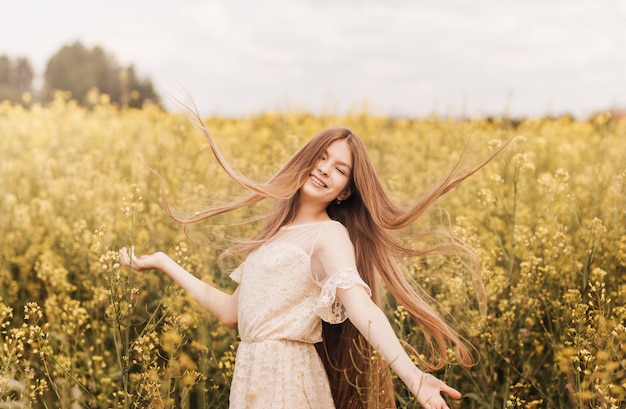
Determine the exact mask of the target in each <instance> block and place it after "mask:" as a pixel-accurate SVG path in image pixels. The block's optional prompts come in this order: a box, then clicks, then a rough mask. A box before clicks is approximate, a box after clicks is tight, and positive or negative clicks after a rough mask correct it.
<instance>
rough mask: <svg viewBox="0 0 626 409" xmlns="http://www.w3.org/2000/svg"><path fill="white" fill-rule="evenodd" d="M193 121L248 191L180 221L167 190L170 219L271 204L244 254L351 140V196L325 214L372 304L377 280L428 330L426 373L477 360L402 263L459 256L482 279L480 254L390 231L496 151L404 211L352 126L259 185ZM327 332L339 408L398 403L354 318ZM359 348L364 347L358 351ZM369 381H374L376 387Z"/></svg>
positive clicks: (327, 358)
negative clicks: (346, 241) (329, 152)
mask: <svg viewBox="0 0 626 409" xmlns="http://www.w3.org/2000/svg"><path fill="white" fill-rule="evenodd" d="M193 119H194V123H195V125H196V126H197V127H198V129H199V130H200V131H201V132H202V134H203V135H204V136H205V137H206V140H207V141H208V143H209V145H210V147H211V149H212V151H213V154H214V155H215V157H216V159H217V161H218V162H219V163H220V165H221V166H222V167H223V168H224V170H225V171H226V172H227V173H228V174H229V175H230V176H231V178H232V179H233V180H234V181H235V182H236V183H238V184H239V185H241V186H243V187H244V188H245V189H247V190H248V191H249V192H250V193H249V194H248V195H247V196H245V197H244V198H242V199H241V200H238V201H235V202H232V203H229V204H227V205H223V206H219V207H214V208H210V209H206V210H203V211H201V212H198V213H196V214H194V215H193V216H191V217H188V218H181V217H178V216H175V215H174V214H173V212H172V211H171V210H170V207H169V205H168V203H167V197H166V194H165V191H164V190H163V202H164V206H165V208H166V209H167V211H168V214H169V215H170V217H171V218H172V219H174V220H176V221H177V222H179V223H182V224H185V225H187V224H193V223H198V222H200V221H203V220H206V219H208V218H210V217H213V216H216V215H219V214H223V213H226V212H230V211H232V210H236V209H239V208H242V207H246V206H251V205H253V204H255V203H258V202H260V201H262V200H264V199H267V198H271V199H274V200H273V205H272V207H271V209H270V211H269V214H268V217H267V220H266V223H265V225H264V227H262V229H261V230H260V231H259V232H258V234H257V235H256V237H255V238H254V239H253V240H250V241H246V242H241V243H239V244H236V245H235V246H234V247H233V248H231V249H230V250H229V251H230V252H235V253H239V254H241V255H242V256H245V255H247V254H249V253H250V252H251V251H253V250H254V249H256V248H258V247H259V246H260V245H262V244H263V243H264V242H265V241H266V240H268V239H269V238H271V237H272V236H273V235H274V234H275V233H276V232H277V231H278V230H279V229H280V227H281V226H284V225H286V224H288V223H290V222H291V221H292V220H293V219H294V217H295V215H296V213H297V211H298V208H297V206H298V192H299V189H300V187H301V186H302V185H303V184H304V182H305V180H306V178H307V177H308V175H309V174H310V172H311V169H313V166H314V165H315V163H316V161H317V160H318V158H319V157H320V156H322V154H323V153H324V152H325V150H326V149H327V147H328V146H329V145H330V144H331V143H332V142H334V141H336V140H339V139H343V140H346V141H347V142H348V144H349V146H350V147H351V150H352V156H353V170H352V180H351V182H350V183H351V186H350V187H351V190H352V194H351V195H350V196H349V197H348V198H347V199H346V200H344V201H342V202H341V204H337V203H335V202H331V203H330V204H329V205H328V207H327V212H328V215H329V216H330V217H331V218H332V219H334V220H337V221H339V222H341V223H342V224H343V225H344V226H345V227H346V228H347V230H348V232H349V235H350V239H351V240H352V242H353V244H354V248H355V252H356V263H357V269H358V271H359V274H360V275H361V277H362V278H363V280H364V281H365V282H366V283H367V284H368V285H369V286H370V288H371V289H372V294H373V296H372V297H373V300H374V302H375V303H376V304H377V305H379V306H381V307H382V302H383V296H382V289H381V285H380V284H379V281H380V280H379V278H380V279H382V281H383V282H384V284H385V286H386V288H387V289H388V291H389V292H390V293H391V294H392V295H393V296H394V297H395V299H396V300H397V302H398V303H399V304H401V305H402V306H403V307H404V308H405V309H406V311H407V312H408V313H409V314H410V315H411V317H412V318H413V320H414V321H415V323H416V324H417V325H418V327H419V328H420V329H421V330H422V331H423V338H424V341H425V345H426V349H427V350H426V351H424V352H425V353H426V354H427V355H428V356H430V357H431V359H430V360H428V361H427V362H425V363H424V365H425V366H426V367H427V368H428V369H431V370H432V369H439V368H441V367H443V366H444V365H446V364H447V363H449V358H448V356H447V352H446V351H447V349H448V348H452V349H453V350H454V353H455V355H456V362H458V363H459V364H460V365H462V366H471V365H472V364H473V363H474V359H473V357H472V354H471V353H470V350H469V347H468V345H466V343H465V342H464V340H463V339H462V337H461V336H460V335H459V334H458V333H457V331H455V330H454V329H453V328H451V327H450V326H449V325H448V324H447V323H446V322H445V321H444V320H443V319H442V318H441V316H440V315H439V314H438V313H437V312H436V311H435V309H434V308H433V307H431V306H430V305H429V303H428V302H427V301H425V300H424V299H423V297H421V296H420V295H419V294H418V293H417V291H416V288H415V285H414V284H413V283H411V282H410V281H409V280H408V279H407V277H406V275H405V273H404V271H403V269H402V265H401V263H399V262H398V259H399V258H400V257H405V256H412V257H415V256H425V255H433V254H460V255H462V256H464V257H465V259H467V260H470V264H472V265H473V271H474V274H475V275H476V276H479V275H480V266H479V262H478V259H477V256H476V255H475V254H474V252H473V251H472V250H471V249H470V248H469V247H468V246H466V245H464V244H463V243H461V242H460V241H458V240H455V239H454V238H453V236H452V235H449V234H446V233H444V234H443V235H442V236H443V237H446V238H447V239H446V240H443V241H439V242H438V243H436V244H434V245H430V246H429V247H427V248H421V249H415V248H412V247H410V246H406V245H404V244H403V243H401V242H400V241H399V240H397V239H396V238H395V237H394V235H393V231H394V230H399V229H403V228H405V227H407V226H409V225H411V224H412V223H413V222H415V221H416V220H417V219H418V218H419V217H420V216H422V215H423V214H424V213H425V212H426V211H427V210H428V209H429V208H430V207H431V205H432V204H433V203H434V202H435V201H436V200H437V199H438V198H440V197H441V196H442V195H444V194H445V193H447V192H448V191H450V190H451V189H452V188H454V187H455V186H457V185H458V184H459V183H461V182H462V181H463V180H465V179H466V178H468V177H469V176H471V175H472V174H473V173H475V172H476V171H478V170H479V169H480V168H481V167H483V166H484V165H485V164H486V163H487V162H489V160H491V159H492V158H493V157H494V156H495V155H496V154H497V153H498V152H499V150H497V151H496V152H495V153H493V154H491V155H489V156H488V157H487V158H486V159H485V160H483V161H481V162H480V163H478V164H477V165H475V166H472V167H469V168H464V167H462V166H461V165H462V162H461V161H460V160H459V161H458V162H457V163H456V164H455V165H454V166H453V167H452V168H451V170H450V171H449V172H448V173H447V174H446V175H445V177H444V178H443V179H442V180H441V181H440V182H439V183H437V184H435V185H434V186H433V187H432V188H431V189H430V190H429V191H428V192H427V193H426V194H424V195H422V196H421V197H420V198H419V199H418V200H417V203H416V204H415V205H414V206H413V207H411V208H409V209H401V208H399V207H398V206H396V205H395V204H394V203H393V202H392V200H391V199H390V197H389V196H388V194H387V193H386V192H385V189H384V188H383V186H382V184H381V182H380V180H379V178H378V176H377V174H376V172H375V170H374V167H373V166H372V163H371V162H370V159H369V156H368V154H367V151H366V148H365V145H364V144H363V142H362V141H361V139H360V138H359V137H358V136H356V135H355V134H354V133H352V132H351V131H350V130H349V129H346V128H342V127H333V128H328V129H325V130H323V131H321V132H320V133H319V134H317V135H316V136H315V137H313V138H312V139H311V140H310V141H309V142H308V143H306V144H305V145H304V146H303V147H302V148H301V149H300V150H299V151H298V152H297V153H296V154H295V155H294V156H293V157H292V158H291V159H290V160H289V161H288V162H287V163H286V164H285V165H284V166H283V167H282V168H281V169H280V170H278V172H276V173H275V174H274V175H273V176H272V177H271V178H270V179H269V180H267V181H266V182H264V183H258V182H254V181H251V180H249V179H247V178H245V177H244V176H242V175H240V174H238V173H237V172H236V171H235V170H234V169H232V168H231V167H230V165H229V164H228V163H227V161H226V160H225V159H224V157H223V156H222V154H221V153H220V151H219V149H218V147H217V144H216V142H215V139H214V138H213V136H212V135H211V132H210V131H209V130H208V129H207V127H206V126H205V125H204V123H203V122H202V120H201V118H200V117H199V116H198V115H194V118H193ZM479 282H480V281H479ZM480 288H481V287H479V290H478V296H479V299H483V298H484V290H480ZM323 331H324V342H323V344H322V345H318V353H319V355H320V357H321V358H322V360H323V362H324V364H325V367H326V370H327V373H328V376H329V380H330V383H331V388H332V390H333V396H334V399H335V403H336V406H337V407H338V408H342V409H344V408H359V407H373V406H377V405H384V407H390V406H395V404H394V394H393V390H392V386H391V377H390V376H389V373H388V370H387V369H386V368H385V365H384V363H380V364H379V365H378V366H377V367H376V368H374V376H373V374H372V366H371V365H372V364H371V362H372V361H373V360H372V356H371V355H372V353H373V352H372V351H369V352H368V349H367V348H361V347H362V346H363V345H365V343H364V340H363V338H362V336H361V334H359V333H358V331H357V330H356V329H355V328H354V326H352V324H350V322H349V321H346V322H344V323H343V324H339V325H329V324H326V323H324V326H323ZM355 348H360V349H362V350H361V351H358V353H355ZM372 383H377V385H373V384H372ZM364 391H365V392H364ZM368 391H369V392H368ZM373 391H375V393H374V392H373ZM374 401H376V402H374Z"/></svg>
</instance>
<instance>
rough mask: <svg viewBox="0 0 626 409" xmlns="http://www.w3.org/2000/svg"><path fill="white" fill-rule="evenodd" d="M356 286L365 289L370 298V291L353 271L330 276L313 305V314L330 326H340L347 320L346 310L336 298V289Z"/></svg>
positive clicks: (344, 271) (343, 271)
mask: <svg viewBox="0 0 626 409" xmlns="http://www.w3.org/2000/svg"><path fill="white" fill-rule="evenodd" d="M356 285H360V286H363V287H365V289H366V291H367V293H368V294H369V295H370V297H371V296H372V291H371V290H370V288H369V287H368V285H367V284H365V281H363V280H362V279H361V277H360V276H359V273H357V272H356V271H354V270H342V271H339V272H338V273H336V274H333V275H332V276H330V277H329V278H328V279H326V281H324V284H323V285H322V292H321V294H320V296H319V298H318V300H317V304H316V305H315V313H316V314H317V315H318V316H319V317H320V318H321V319H323V320H324V321H326V322H328V323H330V324H340V323H342V322H344V321H345V320H346V318H348V316H347V315H346V308H345V307H344V306H343V304H342V303H341V301H339V298H337V288H351V287H354V286H356Z"/></svg>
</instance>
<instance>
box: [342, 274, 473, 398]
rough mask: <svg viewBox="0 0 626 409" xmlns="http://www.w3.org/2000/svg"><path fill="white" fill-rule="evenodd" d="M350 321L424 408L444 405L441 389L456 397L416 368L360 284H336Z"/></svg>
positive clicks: (455, 394)
mask: <svg viewBox="0 0 626 409" xmlns="http://www.w3.org/2000/svg"><path fill="white" fill-rule="evenodd" d="M337 296H338V297H339V300H340V301H341V303H342V304H343V305H344V307H345V308H346V313H347V315H348V318H349V319H350V322H352V324H353V325H354V326H355V327H356V328H357V329H358V330H359V332H360V333H361V335H363V336H364V337H365V338H366V339H367V340H368V342H369V343H370V344H371V345H372V347H373V348H374V349H377V350H378V351H380V352H381V354H382V355H383V357H384V358H385V360H386V361H387V362H388V363H389V366H391V369H393V370H394V372H395V373H396V374H397V375H398V377H400V379H402V381H403V382H404V383H405V385H407V387H408V388H409V390H410V391H411V392H412V393H413V394H414V395H415V396H416V397H417V400H418V402H419V403H420V404H421V405H422V406H423V407H424V408H426V409H446V408H448V405H447V404H446V401H445V400H444V399H443V397H442V393H444V394H446V395H448V396H450V397H451V398H453V399H460V398H461V393H460V392H459V391H457V390H456V389H454V388H452V387H450V386H448V385H447V384H446V383H444V382H443V381H441V380H439V379H438V378H436V377H434V376H432V375H430V374H427V373H424V372H422V371H421V370H419V369H418V368H417V367H416V366H415V364H413V362H412V361H411V358H410V357H409V355H408V354H407V353H406V351H405V350H404V348H403V347H402V344H401V343H400V341H399V340H398V336H397V335H396V333H395V332H394V330H393V328H392V327H391V324H390V323H389V320H388V319H387V317H386V316H385V314H384V312H383V311H382V310H381V309H380V308H379V307H378V306H377V305H376V304H374V302H373V301H372V299H371V298H370V297H369V294H368V293H367V291H366V290H365V288H364V287H362V286H360V285H356V286H353V287H350V288H345V289H344V288H337Z"/></svg>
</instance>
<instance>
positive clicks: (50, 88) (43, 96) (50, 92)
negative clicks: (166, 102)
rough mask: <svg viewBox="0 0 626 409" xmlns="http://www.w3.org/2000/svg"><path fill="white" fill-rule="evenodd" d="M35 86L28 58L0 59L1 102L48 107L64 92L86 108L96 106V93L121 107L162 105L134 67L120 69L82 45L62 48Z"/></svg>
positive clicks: (103, 52)
mask: <svg viewBox="0 0 626 409" xmlns="http://www.w3.org/2000/svg"><path fill="white" fill-rule="evenodd" d="M34 82H35V72H34V70H33V66H32V64H31V63H30V61H29V60H28V59H27V58H25V57H18V58H15V59H11V58H9V57H8V56H7V55H0V102H3V101H9V102H11V103H14V104H20V105H23V106H25V107H28V106H31V105H32V104H34V103H41V104H42V105H46V104H48V103H49V102H51V101H52V100H53V99H54V96H55V93H56V92H58V91H63V92H68V93H69V94H70V95H71V98H72V99H74V100H76V101H77V102H78V103H79V104H81V105H83V106H92V105H94V104H95V103H96V102H97V101H94V100H93V99H94V98H93V96H94V95H97V93H100V94H106V95H108V98H109V99H110V101H111V103H113V104H116V105H118V106H122V107H131V108H142V107H143V106H145V105H147V104H150V105H158V106H160V105H161V102H160V97H159V95H158V94H157V93H156V91H155V90H154V86H153V84H152V81H151V80H150V79H149V78H143V77H139V76H138V74H137V72H136V70H135V67H134V65H132V64H131V65H129V66H121V65H119V64H118V63H117V61H116V59H115V57H114V56H113V55H112V54H110V53H109V52H107V51H106V50H104V49H103V48H102V47H100V46H94V47H91V48H90V47H86V46H85V45H83V44H82V43H81V42H80V41H76V42H74V43H73V44H67V45H64V46H62V47H61V48H60V49H59V51H57V52H56V53H55V54H54V55H52V56H51V57H50V59H49V60H48V62H47V64H46V68H45V71H44V73H43V81H42V83H41V86H40V87H38V88H36V87H35V84H34ZM94 91H97V93H94Z"/></svg>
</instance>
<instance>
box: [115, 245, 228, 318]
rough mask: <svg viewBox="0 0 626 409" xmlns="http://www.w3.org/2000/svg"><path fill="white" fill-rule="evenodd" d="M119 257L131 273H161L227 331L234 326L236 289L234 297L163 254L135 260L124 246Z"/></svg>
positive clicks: (145, 256)
mask: <svg viewBox="0 0 626 409" xmlns="http://www.w3.org/2000/svg"><path fill="white" fill-rule="evenodd" d="M119 257H120V262H121V264H122V265H123V266H126V267H132V268H133V269H134V270H137V271H145V270H160V271H162V272H164V273H165V274H167V275H168V276H170V278H172V279H173V280H174V281H176V282H177V283H178V284H179V285H180V286H181V287H182V288H183V289H184V290H185V291H186V292H187V293H188V294H189V295H191V296H192V297H193V299H195V300H196V301H197V302H198V304H200V306H202V307H203V308H204V309H206V310H207V311H208V312H209V313H211V315H213V316H214V317H215V318H217V319H218V320H219V321H220V322H221V323H222V324H224V325H226V326H227V327H229V328H235V327H236V326H237V310H238V309H237V303H238V300H239V288H237V289H236V290H235V292H234V293H233V294H227V293H225V292H223V291H220V290H218V289H217V288H215V287H213V286H211V285H209V284H207V283H205V282H204V281H202V280H200V279H199V278H197V277H196V276H194V275H193V274H191V273H190V272H188V271H187V270H185V269H184V268H182V267H181V266H180V265H179V264H178V263H176V262H175V261H174V260H172V259H171V258H170V257H169V256H168V255H167V254H165V253H163V252H157V253H154V254H150V255H144V256H141V257H136V256H135V254H134V252H133V251H131V253H130V254H129V252H128V250H127V249H126V248H125V247H124V248H122V249H121V250H120V252H119Z"/></svg>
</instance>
